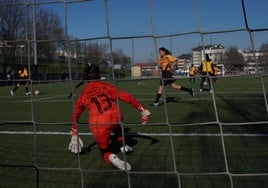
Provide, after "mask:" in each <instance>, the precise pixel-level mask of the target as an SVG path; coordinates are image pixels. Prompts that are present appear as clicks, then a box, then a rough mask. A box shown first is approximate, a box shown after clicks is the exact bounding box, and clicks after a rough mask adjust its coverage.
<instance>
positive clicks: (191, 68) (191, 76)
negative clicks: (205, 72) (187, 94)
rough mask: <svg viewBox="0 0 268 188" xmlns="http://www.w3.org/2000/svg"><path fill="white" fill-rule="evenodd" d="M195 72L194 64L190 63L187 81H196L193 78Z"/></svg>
mask: <svg viewBox="0 0 268 188" xmlns="http://www.w3.org/2000/svg"><path fill="white" fill-rule="evenodd" d="M195 74H196V69H195V67H194V64H192V65H191V66H190V67H189V76H190V78H189V81H190V82H191V81H193V82H195V81H196V79H195Z"/></svg>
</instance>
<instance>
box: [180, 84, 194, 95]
mask: <svg viewBox="0 0 268 188" xmlns="http://www.w3.org/2000/svg"><path fill="white" fill-rule="evenodd" d="M181 90H182V91H187V92H189V93H190V95H191V96H192V97H194V91H193V89H192V88H191V89H189V88H187V87H184V86H181Z"/></svg>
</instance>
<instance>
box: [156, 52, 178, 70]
mask: <svg viewBox="0 0 268 188" xmlns="http://www.w3.org/2000/svg"><path fill="white" fill-rule="evenodd" d="M175 61H177V58H175V57H173V56H172V55H164V56H163V57H160V58H159V59H158V66H159V67H160V69H161V71H171V68H170V64H169V63H174V62H175Z"/></svg>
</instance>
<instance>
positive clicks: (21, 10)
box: [0, 0, 26, 60]
mask: <svg viewBox="0 0 268 188" xmlns="http://www.w3.org/2000/svg"><path fill="white" fill-rule="evenodd" d="M16 2H17V1H16V0H0V3H1V4H2V6H0V17H1V18H0V19H1V20H0V21H1V30H0V33H1V46H2V52H3V53H5V54H7V55H10V56H11V59H13V60H14V59H15V50H16V47H17V45H18V44H19V42H16V40H19V39H20V40H21V39H23V38H24V37H25V30H26V16H25V15H26V6H24V5H23V4H16ZM4 5H5V6H4ZM7 41H8V42H7ZM10 41H12V42H10Z"/></svg>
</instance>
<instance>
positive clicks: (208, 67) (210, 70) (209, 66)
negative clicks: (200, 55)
mask: <svg viewBox="0 0 268 188" xmlns="http://www.w3.org/2000/svg"><path fill="white" fill-rule="evenodd" d="M200 71H201V75H202V78H201V85H200V91H201V92H203V90H204V83H205V81H206V80H207V81H208V84H209V91H210V92H212V90H211V82H210V79H209V76H213V75H214V72H215V71H214V65H213V62H212V61H211V59H210V57H209V55H208V54H206V59H205V60H203V61H202V62H201V66H200Z"/></svg>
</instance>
